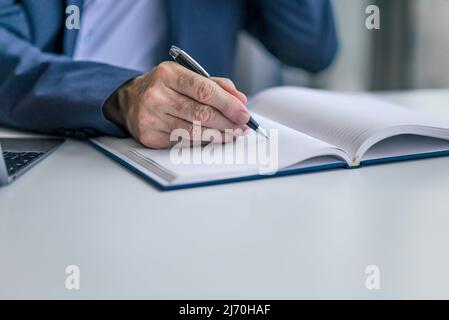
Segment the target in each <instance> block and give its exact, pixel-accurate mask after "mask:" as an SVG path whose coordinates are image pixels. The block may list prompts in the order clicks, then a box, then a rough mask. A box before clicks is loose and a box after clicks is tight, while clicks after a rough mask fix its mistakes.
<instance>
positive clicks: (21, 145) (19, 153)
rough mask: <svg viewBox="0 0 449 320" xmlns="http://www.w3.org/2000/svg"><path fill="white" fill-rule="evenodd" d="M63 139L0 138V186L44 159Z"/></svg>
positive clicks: (8, 182)
mask: <svg viewBox="0 0 449 320" xmlns="http://www.w3.org/2000/svg"><path fill="white" fill-rule="evenodd" d="M64 141H65V140H64V139H56V138H55V139H53V138H49V139H22V138H20V139H19V138H0V187H1V186H5V185H8V184H10V183H11V182H13V181H14V180H15V179H17V178H18V177H20V176H21V175H23V174H24V173H25V172H27V171H28V170H29V169H31V168H32V167H33V166H35V165H36V164H38V163H39V162H40V161H42V160H43V159H45V157H47V156H48V155H49V154H51V153H52V152H53V151H54V150H56V148H57V147H59V146H60V145H62V144H63V143H64Z"/></svg>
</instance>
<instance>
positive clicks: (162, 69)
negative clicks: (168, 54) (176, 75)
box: [153, 62, 172, 79]
mask: <svg viewBox="0 0 449 320" xmlns="http://www.w3.org/2000/svg"><path fill="white" fill-rule="evenodd" d="M171 72H172V69H171V65H170V62H162V63H161V64H159V65H158V66H157V67H155V68H154V70H153V74H154V76H155V77H156V78H158V79H166V78H167V77H168V76H169V75H170V74H171Z"/></svg>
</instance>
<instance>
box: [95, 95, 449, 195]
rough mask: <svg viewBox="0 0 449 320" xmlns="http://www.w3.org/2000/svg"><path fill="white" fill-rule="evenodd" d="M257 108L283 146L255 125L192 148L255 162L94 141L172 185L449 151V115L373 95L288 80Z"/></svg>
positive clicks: (259, 97)
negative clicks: (230, 138) (231, 138)
mask: <svg viewBox="0 0 449 320" xmlns="http://www.w3.org/2000/svg"><path fill="white" fill-rule="evenodd" d="M250 109H251V112H252V115H253V116H254V118H255V119H256V120H257V121H258V122H259V124H260V125H261V126H262V127H263V128H265V129H267V130H268V131H269V132H270V136H271V139H272V140H275V142H276V145H275V147H273V144H272V143H274V142H273V141H270V143H269V145H268V146H267V144H268V143H267V142H266V141H264V140H263V139H256V138H255V133H253V132H251V133H250V134H249V135H248V136H247V137H242V138H240V139H238V140H237V141H236V142H234V143H231V144H225V145H214V146H213V147H212V146H203V147H195V148H189V149H188V150H184V151H186V154H188V155H189V157H190V159H201V156H202V155H204V154H205V152H206V153H207V154H210V152H211V150H212V149H214V151H213V154H214V155H216V154H218V152H217V150H218V148H219V149H221V150H219V151H223V154H229V153H231V158H232V157H233V159H234V160H236V159H237V158H239V159H246V160H247V161H240V162H239V161H234V162H233V161H229V162H228V161H223V162H219V161H215V162H214V161H211V160H210V159H208V160H207V161H202V162H201V163H196V162H183V163H180V162H179V158H177V159H178V160H176V161H173V153H172V152H173V150H172V151H170V150H152V149H147V148H145V147H143V146H142V145H140V144H138V143H137V142H135V141H134V140H133V139H117V138H111V137H102V138H97V139H93V140H92V142H93V143H94V145H95V146H97V147H98V148H99V149H100V150H102V151H104V152H105V153H106V154H107V155H109V156H111V157H113V158H114V159H115V160H117V161H119V162H120V163H121V164H123V165H125V166H126V167H128V168H129V169H131V170H133V171H134V172H136V173H138V174H139V175H141V176H143V177H144V178H146V179H147V180H149V181H151V182H153V183H155V184H156V185H157V186H158V187H160V188H161V189H164V190H172V189H181V188H187V187H195V186H203V185H210V184H217V183H224V182H236V181H243V180H249V179H258V178H266V177H272V176H279V175H287V174H295V173H300V172H307V171H317V170H323V169H330V168H345V167H359V166H363V165H368V164H374V163H380V162H390V161H399V160H407V159H416V158H424V157H432V156H443V155H449V118H439V117H435V116H432V115H430V114H426V113H420V112H415V111H412V110H409V109H406V108H403V107H399V106H396V105H394V104H391V103H387V102H384V101H382V100H377V99H374V98H372V97H369V96H363V95H346V94H338V93H331V92H327V91H322V90H311V89H301V88H293V87H283V88H274V89H269V90H266V91H264V92H262V93H260V94H259V95H257V96H255V97H254V99H252V100H251V102H250ZM259 144H264V147H263V148H261V147H260V145H259ZM240 147H242V148H240ZM245 147H246V148H245ZM229 150H231V152H229ZM248 150H250V151H248ZM251 150H252V151H251ZM259 150H263V151H265V152H264V153H263V154H264V156H265V157H261V158H260V159H262V160H260V161H248V159H249V158H252V156H254V155H252V154H247V153H248V152H249V153H251V152H253V153H255V152H259ZM182 151H183V149H181V150H180V151H179V152H182ZM239 152H244V153H245V154H239ZM195 157H196V158H195ZM254 158H258V159H259V157H256V156H255V157H254ZM273 164H275V166H276V169H275V170H274V171H273V170H271V169H273Z"/></svg>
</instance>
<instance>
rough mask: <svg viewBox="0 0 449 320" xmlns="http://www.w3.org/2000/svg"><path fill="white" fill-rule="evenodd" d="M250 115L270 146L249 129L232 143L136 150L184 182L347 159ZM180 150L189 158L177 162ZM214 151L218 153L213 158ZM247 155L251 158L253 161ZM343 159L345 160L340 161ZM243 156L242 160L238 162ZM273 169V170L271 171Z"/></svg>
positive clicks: (277, 124) (339, 153)
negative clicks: (322, 159)
mask: <svg viewBox="0 0 449 320" xmlns="http://www.w3.org/2000/svg"><path fill="white" fill-rule="evenodd" d="M253 116H254V117H255V118H256V119H257V121H258V122H259V124H260V125H261V126H262V127H263V128H265V129H266V130H267V131H268V132H269V135H270V138H271V139H270V141H269V146H267V144H266V141H265V139H264V138H260V137H259V139H257V135H256V133H254V132H252V131H251V132H250V133H249V134H248V136H247V137H241V138H239V139H238V140H237V141H236V142H234V143H228V144H225V145H222V144H215V145H213V146H212V145H209V146H207V147H194V148H184V149H178V150H177V151H176V152H178V153H177V154H176V155H175V157H174V156H173V152H175V151H174V150H153V149H147V148H144V147H139V148H136V149H135V151H136V152H137V153H138V154H140V155H141V156H143V157H145V158H147V159H152V160H153V161H155V162H157V163H158V164H160V165H161V166H163V167H164V168H166V169H167V170H168V171H170V172H173V173H174V174H176V175H177V178H178V180H182V181H186V182H187V181H188V182H192V181H202V180H209V179H211V180H218V179H224V178H229V177H234V176H244V175H253V174H268V175H269V174H274V173H276V171H277V170H281V169H283V168H286V167H289V166H292V165H294V164H296V163H299V162H301V161H304V160H307V159H311V158H314V157H318V156H323V155H333V156H335V157H337V158H339V159H340V161H346V160H348V157H347V156H346V155H345V154H344V152H343V151H341V150H337V149H336V148H335V147H333V146H331V145H329V144H328V143H325V142H323V141H320V140H317V139H315V138H313V137H310V136H307V135H305V134H303V133H300V132H297V131H295V130H292V129H290V128H288V127H285V126H283V125H280V124H279V123H276V122H274V121H272V120H269V119H266V118H265V117H263V116H258V115H257V114H253ZM249 145H250V146H249ZM260 145H265V148H264V147H262V149H259V147H260ZM212 150H213V151H214V152H213V157H212V156H210V155H211V154H212V152H211V151H212ZM259 150H262V151H263V150H265V156H259V155H255V154H254V153H255V152H256V153H258V152H259ZM180 152H186V153H185V154H187V155H188V159H189V160H188V161H183V162H182V163H180V157H179V155H180ZM215 152H217V153H215ZM217 154H218V155H219V156H217V157H216V158H215V155H217ZM220 154H221V156H220ZM226 157H227V158H226ZM249 157H252V160H250V159H249ZM343 158H346V159H344V160H343ZM186 159H187V158H186ZM193 159H200V162H196V161H193ZM231 159H232V160H231ZM238 159H240V160H238ZM242 159H243V161H241V160H242ZM273 168H274V169H275V171H271V169H273Z"/></svg>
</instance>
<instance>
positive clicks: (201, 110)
mask: <svg viewBox="0 0 449 320" xmlns="http://www.w3.org/2000/svg"><path fill="white" fill-rule="evenodd" d="M195 119H196V120H197V121H199V122H201V123H204V124H205V123H208V122H210V120H211V119H212V109H211V108H210V107H208V106H205V105H201V106H198V107H197V108H196V110H195Z"/></svg>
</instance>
